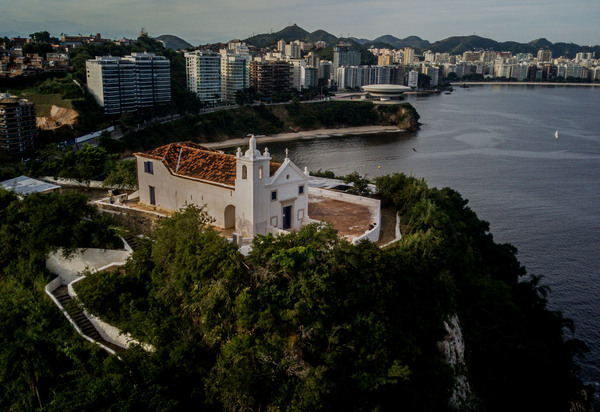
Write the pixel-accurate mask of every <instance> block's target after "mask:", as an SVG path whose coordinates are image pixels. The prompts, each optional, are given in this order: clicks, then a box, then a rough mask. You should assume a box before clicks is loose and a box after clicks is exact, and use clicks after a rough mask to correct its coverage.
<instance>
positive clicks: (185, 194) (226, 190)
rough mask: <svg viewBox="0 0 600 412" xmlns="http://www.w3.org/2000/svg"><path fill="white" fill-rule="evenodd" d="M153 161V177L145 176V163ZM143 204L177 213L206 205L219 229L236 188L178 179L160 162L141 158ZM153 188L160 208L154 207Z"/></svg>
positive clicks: (138, 158)
mask: <svg viewBox="0 0 600 412" xmlns="http://www.w3.org/2000/svg"><path fill="white" fill-rule="evenodd" d="M147 161H151V162H152V167H153V174H149V173H145V172H144V162H147ZM137 170H138V182H139V194H140V203H141V204H143V205H144V206H147V207H155V208H156V209H160V210H165V211H171V212H176V211H179V210H180V209H182V208H184V207H185V206H186V205H190V204H194V205H197V206H198V207H201V206H204V205H206V211H207V212H208V213H209V215H210V216H212V217H213V218H214V219H215V225H216V226H219V227H223V226H224V224H225V208H226V207H227V206H228V205H233V204H234V192H235V191H234V188H233V186H226V185H218V184H209V183H204V182H201V181H198V180H193V179H188V178H183V177H179V176H174V175H172V174H171V172H170V171H169V170H168V169H167V168H166V167H165V165H164V164H163V163H162V162H161V161H158V160H153V159H152V160H151V159H147V158H144V157H141V156H138V157H137ZM149 186H154V187H155V199H156V205H155V206H153V205H151V204H150V191H149Z"/></svg>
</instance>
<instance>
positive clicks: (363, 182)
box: [344, 172, 371, 196]
mask: <svg viewBox="0 0 600 412" xmlns="http://www.w3.org/2000/svg"><path fill="white" fill-rule="evenodd" d="M344 182H345V183H346V184H349V185H351V186H350V188H349V189H348V193H352V194H355V195H359V196H368V195H370V194H371V189H369V180H368V179H367V178H365V177H361V176H360V175H359V174H358V172H352V173H350V174H348V175H346V176H345V177H344Z"/></svg>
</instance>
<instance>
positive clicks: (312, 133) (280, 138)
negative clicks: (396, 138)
mask: <svg viewBox="0 0 600 412" xmlns="http://www.w3.org/2000/svg"><path fill="white" fill-rule="evenodd" d="M386 132H389V133H398V132H406V130H405V129H399V128H398V127H396V126H374V125H371V126H355V127H344V128H340V129H315V130H303V131H301V132H289V133H279V134H272V135H269V136H261V135H256V136H255V137H256V142H257V143H259V144H262V143H270V142H285V141H293V140H310V139H320V138H324V137H331V136H344V135H349V134H371V133H386ZM201 145H202V146H204V147H208V148H209V149H227V148H230V147H236V146H240V147H241V146H247V145H248V137H243V138H241V139H228V140H224V141H222V142H211V143H201Z"/></svg>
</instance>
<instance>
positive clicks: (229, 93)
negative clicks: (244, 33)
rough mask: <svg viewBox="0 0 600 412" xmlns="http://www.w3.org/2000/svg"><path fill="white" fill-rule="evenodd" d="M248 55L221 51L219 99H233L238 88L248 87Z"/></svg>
mask: <svg viewBox="0 0 600 412" xmlns="http://www.w3.org/2000/svg"><path fill="white" fill-rule="evenodd" d="M249 60H250V56H248V55H239V54H228V53H223V51H221V99H222V100H223V101H224V102H233V101H235V94H236V92H237V91H238V90H243V89H246V88H248V87H250V83H249V77H248V75H249V71H248V63H249Z"/></svg>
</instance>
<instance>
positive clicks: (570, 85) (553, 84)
mask: <svg viewBox="0 0 600 412" xmlns="http://www.w3.org/2000/svg"><path fill="white" fill-rule="evenodd" d="M464 84H466V85H467V86H497V85H499V86H554V87H558V86H569V87H600V83H553V82H453V83H450V85H451V86H452V87H462V86H463V85H464Z"/></svg>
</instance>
